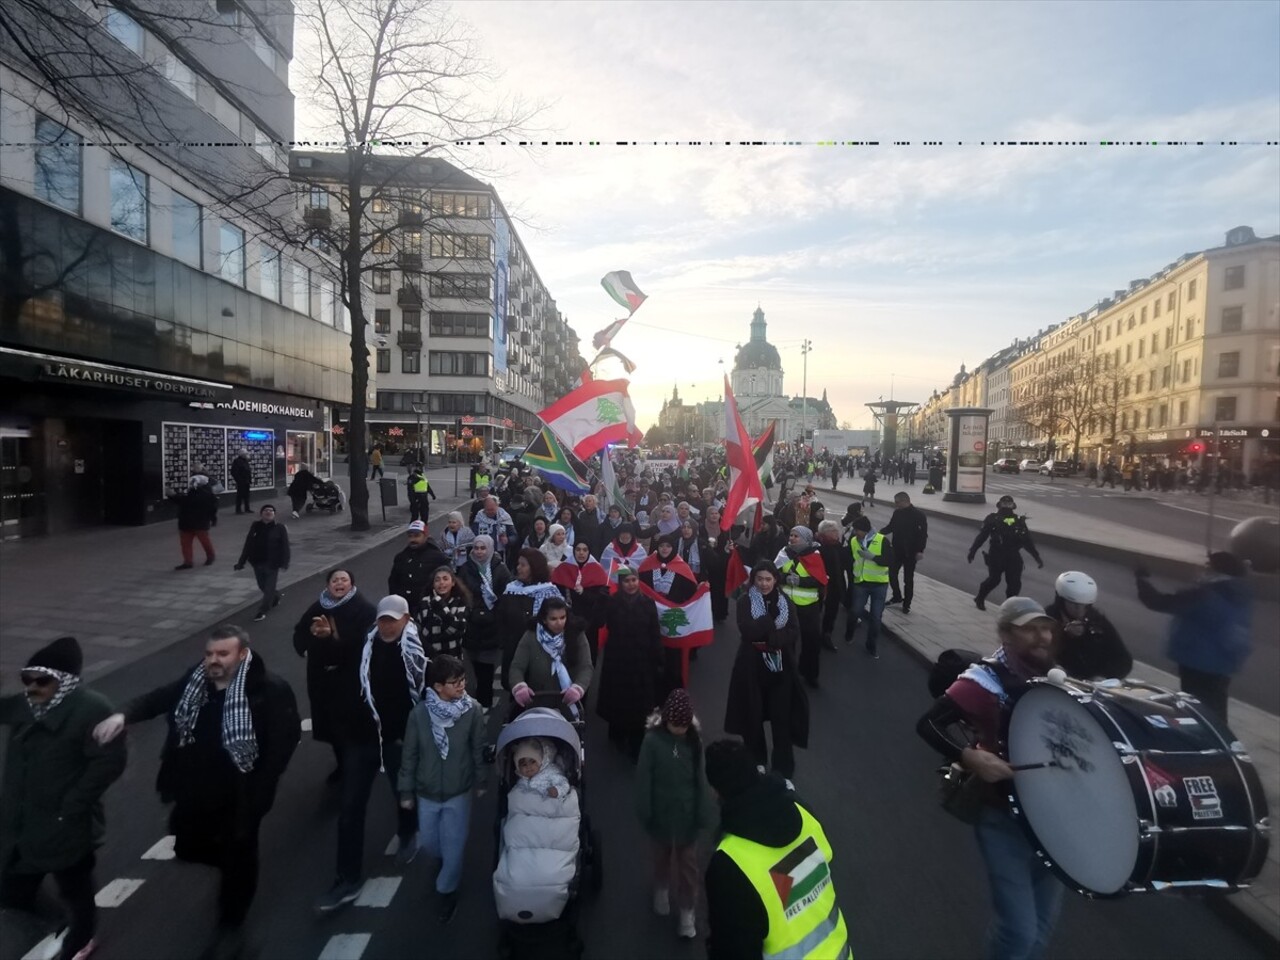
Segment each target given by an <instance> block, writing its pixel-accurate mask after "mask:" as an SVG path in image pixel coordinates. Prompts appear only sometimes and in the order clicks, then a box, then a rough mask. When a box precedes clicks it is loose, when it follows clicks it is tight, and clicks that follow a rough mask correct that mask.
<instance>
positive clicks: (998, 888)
mask: <svg viewBox="0 0 1280 960" xmlns="http://www.w3.org/2000/svg"><path fill="white" fill-rule="evenodd" d="M974 835H975V836H976V837H977V840H978V849H979V850H980V851H981V852H982V859H983V861H984V862H985V864H986V867H987V881H988V883H989V884H990V885H991V906H992V907H993V908H994V910H995V918H994V919H993V920H992V923H991V927H990V929H989V930H988V932H987V960H1038V958H1040V957H1043V956H1044V952H1045V948H1046V947H1047V946H1048V945H1049V937H1050V935H1052V933H1053V925H1054V924H1055V923H1056V922H1057V919H1058V910H1059V908H1060V907H1061V906H1062V893H1063V890H1064V889H1065V888H1064V887H1063V886H1062V883H1061V882H1060V881H1059V880H1058V878H1057V877H1056V876H1054V875H1053V872H1052V871H1051V870H1050V869H1049V868H1048V867H1046V866H1045V865H1044V864H1043V863H1042V862H1041V861H1040V860H1039V858H1037V857H1036V854H1035V851H1034V850H1033V849H1031V844H1030V842H1028V840H1027V838H1026V835H1025V834H1024V833H1023V832H1022V828H1021V827H1020V826H1019V825H1018V824H1017V823H1015V822H1014V820H1013V817H1012V816H1010V815H1009V814H1008V813H1007V812H1006V811H1004V810H998V809H996V808H994V807H989V808H987V809H985V810H983V811H982V814H981V815H980V817H979V819H978V822H977V824H976V825H975V826H974Z"/></svg>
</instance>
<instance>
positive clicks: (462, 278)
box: [431, 273, 493, 300]
mask: <svg viewBox="0 0 1280 960" xmlns="http://www.w3.org/2000/svg"><path fill="white" fill-rule="evenodd" d="M431 296H433V297H458V298H460V299H464V300H492V299H493V277H492V276H491V275H489V274H487V273H434V274H432V275H431Z"/></svg>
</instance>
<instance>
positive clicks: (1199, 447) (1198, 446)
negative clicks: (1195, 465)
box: [1187, 440, 1204, 457]
mask: <svg viewBox="0 0 1280 960" xmlns="http://www.w3.org/2000/svg"><path fill="white" fill-rule="evenodd" d="M1187 452H1188V453H1190V454H1191V455H1192V456H1195V457H1198V456H1200V454H1202V453H1204V444H1203V443H1201V442H1200V441H1199V440H1196V441H1193V442H1192V443H1191V444H1190V445H1189V446H1188V447H1187Z"/></svg>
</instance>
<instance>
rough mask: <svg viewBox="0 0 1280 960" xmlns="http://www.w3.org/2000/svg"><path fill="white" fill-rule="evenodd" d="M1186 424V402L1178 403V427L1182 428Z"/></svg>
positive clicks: (1180, 401)
mask: <svg viewBox="0 0 1280 960" xmlns="http://www.w3.org/2000/svg"><path fill="white" fill-rule="evenodd" d="M1186 422H1187V401H1185V400H1179V401H1178V426H1182V425H1183V424H1184V423H1186Z"/></svg>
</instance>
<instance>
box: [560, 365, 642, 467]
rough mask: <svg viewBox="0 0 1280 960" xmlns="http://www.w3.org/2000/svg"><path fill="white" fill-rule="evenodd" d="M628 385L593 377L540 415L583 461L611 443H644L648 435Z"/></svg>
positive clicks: (622, 382) (635, 444) (620, 381)
mask: <svg viewBox="0 0 1280 960" xmlns="http://www.w3.org/2000/svg"><path fill="white" fill-rule="evenodd" d="M627 384H628V381H626V380H591V381H589V382H587V383H584V384H582V386H580V387H578V388H576V389H575V390H573V391H572V392H571V393H568V394H566V395H565V396H563V397H561V398H560V399H559V400H557V401H556V402H555V403H553V404H552V405H551V406H549V407H547V408H546V409H545V410H542V411H539V413H538V416H539V417H541V418H542V421H543V422H544V423H545V424H546V425H547V426H548V427H550V428H551V430H552V432H553V433H555V435H556V436H557V437H559V438H560V439H561V440H562V441H564V443H565V445H566V446H568V447H570V448H571V449H572V450H573V453H574V456H576V457H578V458H579V459H582V460H586V459H588V458H589V457H591V456H592V454H594V453H596V452H597V451H599V450H603V449H604V448H605V447H606V446H608V445H609V444H611V443H625V444H626V445H627V446H631V447H637V446H639V445H640V444H641V443H643V442H644V434H643V433H641V432H640V430H639V429H638V428H637V427H636V410H635V407H633V406H632V405H631V398H630V397H629V396H628V395H627Z"/></svg>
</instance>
